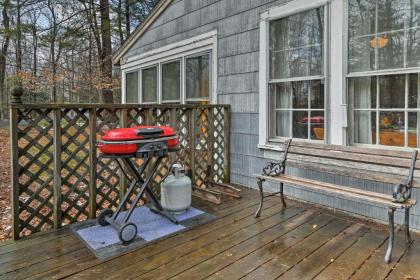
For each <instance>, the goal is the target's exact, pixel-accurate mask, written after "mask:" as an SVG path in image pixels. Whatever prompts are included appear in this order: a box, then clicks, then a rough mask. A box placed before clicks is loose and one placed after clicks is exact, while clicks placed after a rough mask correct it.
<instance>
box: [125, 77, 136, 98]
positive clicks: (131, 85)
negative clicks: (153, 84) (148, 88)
mask: <svg viewBox="0 0 420 280" xmlns="http://www.w3.org/2000/svg"><path fill="white" fill-rule="evenodd" d="M125 94H126V102H127V103H138V102H139V72H137V71H136V72H131V73H127V74H126V75H125Z"/></svg>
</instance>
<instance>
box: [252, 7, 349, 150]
mask: <svg viewBox="0 0 420 280" xmlns="http://www.w3.org/2000/svg"><path fill="white" fill-rule="evenodd" d="M345 2H347V1H342V0H315V1H314V0H294V1H291V2H288V3H286V4H284V5H281V6H277V7H273V8H270V9H268V10H266V11H264V12H262V13H261V15H260V73H259V90H260V94H259V141H258V142H259V144H258V147H259V148H263V149H274V150H277V149H278V146H277V145H276V139H270V138H269V133H268V132H269V113H270V112H269V106H268V100H269V98H268V97H269V96H268V85H269V83H268V81H269V23H270V22H271V21H274V20H278V19H281V18H285V17H287V16H291V15H294V14H298V13H300V12H304V11H307V10H311V9H315V8H318V7H322V6H324V7H325V13H326V18H327V19H328V21H327V22H326V23H325V24H328V26H327V27H326V30H328V31H329V32H327V34H326V36H325V38H324V41H325V49H326V52H325V54H324V56H325V57H324V77H325V86H324V88H325V92H326V94H325V99H324V100H325V111H324V112H325V113H324V118H325V128H324V131H325V140H324V141H325V143H330V144H337V145H345V144H346V142H347V135H346V127H347V105H346V100H347V98H346V83H345V81H346V73H347V72H346V62H347V55H346V41H347V40H344V38H345V36H344V34H346V33H345V31H346V30H345V28H346V19H345V18H344V17H341V16H331V15H344V14H345V13H344V12H345V7H346V3H345ZM331 58H334V59H331ZM330 93H333V94H330ZM331 116H334V117H333V118H331ZM279 140H280V141H282V139H279ZM277 141H278V140H277ZM296 141H313V140H305V139H296Z"/></svg>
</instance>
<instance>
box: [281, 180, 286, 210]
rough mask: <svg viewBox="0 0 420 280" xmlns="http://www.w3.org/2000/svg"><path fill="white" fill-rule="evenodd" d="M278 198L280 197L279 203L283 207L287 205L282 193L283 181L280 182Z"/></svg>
mask: <svg viewBox="0 0 420 280" xmlns="http://www.w3.org/2000/svg"><path fill="white" fill-rule="evenodd" d="M280 199H281V203H282V204H283V208H286V207H287V204H286V201H285V200H284V195H283V183H280Z"/></svg>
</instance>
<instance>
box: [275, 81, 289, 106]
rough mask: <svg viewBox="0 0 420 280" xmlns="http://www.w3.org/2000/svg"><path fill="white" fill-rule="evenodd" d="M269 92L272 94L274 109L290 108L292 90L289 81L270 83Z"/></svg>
mask: <svg viewBox="0 0 420 280" xmlns="http://www.w3.org/2000/svg"><path fill="white" fill-rule="evenodd" d="M270 92H271V94H272V95H273V96H274V98H273V100H275V108H276V109H289V108H292V99H293V92H292V87H291V83H281V84H271V85H270Z"/></svg>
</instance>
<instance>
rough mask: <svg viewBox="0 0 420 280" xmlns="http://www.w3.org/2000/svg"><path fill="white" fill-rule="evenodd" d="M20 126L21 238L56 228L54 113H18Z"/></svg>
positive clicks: (40, 110)
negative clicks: (54, 213)
mask: <svg viewBox="0 0 420 280" xmlns="http://www.w3.org/2000/svg"><path fill="white" fill-rule="evenodd" d="M17 124H18V132H17V134H18V139H17V141H18V143H17V145H16V146H17V147H18V149H19V151H18V164H19V233H20V235H21V236H22V235H29V234H31V233H34V232H37V231H41V230H45V229H48V228H51V227H53V225H54V222H53V219H52V215H53V201H52V199H53V185H52V184H53V137H52V128H53V120H52V110H51V109H22V110H18V118H17ZM16 146H15V147H16Z"/></svg>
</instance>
